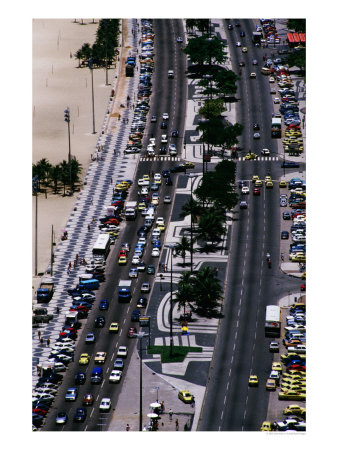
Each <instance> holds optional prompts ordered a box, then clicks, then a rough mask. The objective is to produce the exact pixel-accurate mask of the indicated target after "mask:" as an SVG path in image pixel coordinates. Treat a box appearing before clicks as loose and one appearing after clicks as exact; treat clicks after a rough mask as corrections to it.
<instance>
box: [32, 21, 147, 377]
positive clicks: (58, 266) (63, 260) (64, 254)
mask: <svg viewBox="0 0 338 450" xmlns="http://www.w3.org/2000/svg"><path fill="white" fill-rule="evenodd" d="M125 23H126V28H125V29H124V33H125V47H124V48H123V49H122V52H121V59H120V67H119V68H118V69H117V70H118V71H119V77H118V78H117V80H116V85H114V87H115V92H116V96H114V97H111V98H110V99H109V102H108V108H107V113H106V117H105V121H104V123H103V125H102V128H101V134H100V135H99V137H98V141H97V146H96V149H95V150H94V153H93V158H92V159H93V161H92V163H91V164H90V166H89V168H88V171H87V173H86V176H85V178H84V181H83V189H82V191H81V193H80V194H79V196H78V198H77V201H76V203H75V207H74V210H73V212H72V214H71V216H70V218H69V220H68V222H67V224H66V227H65V229H66V230H67V233H68V239H67V240H66V241H61V242H60V243H59V245H58V246H57V248H56V250H55V252H54V264H53V276H52V279H53V281H54V284H55V292H54V295H53V298H52V300H51V301H50V303H49V305H48V310H49V311H50V312H53V313H54V318H53V320H52V321H50V322H49V323H48V324H44V325H43V326H42V327H41V328H39V330H40V332H41V337H42V339H43V342H44V343H46V342H47V339H49V340H50V342H51V344H50V345H53V343H54V342H55V340H56V339H57V338H58V337H59V333H60V331H61V329H62V326H63V324H64V317H65V314H66V313H67V312H68V311H69V308H70V307H71V304H72V299H71V298H70V297H69V296H68V295H67V289H68V288H70V287H73V286H74V285H75V284H77V282H78V277H79V275H81V273H84V272H85V266H83V265H81V264H75V268H74V261H75V260H76V255H78V261H81V260H82V259H83V258H84V259H85V260H86V261H88V262H89V261H90V260H91V258H92V247H93V245H94V243H95V241H96V239H97V236H98V234H99V230H98V227H97V225H96V223H97V220H98V218H99V217H100V216H103V215H105V210H106V207H107V206H109V205H110V203H111V202H110V200H111V197H112V194H113V189H114V188H113V186H114V185H115V183H116V182H117V180H119V179H123V178H128V179H133V178H134V174H135V171H136V167H137V160H136V159H134V158H130V157H127V156H125V155H124V154H123V149H124V148H125V146H126V144H127V142H128V136H129V130H130V126H131V124H130V125H129V124H128V123H129V119H131V118H132V116H133V110H132V108H126V109H124V110H123V111H122V114H121V116H122V120H120V121H118V119H117V111H118V110H119V109H120V105H121V104H122V103H124V102H125V100H126V98H127V96H130V98H132V97H133V95H134V91H136V89H137V85H138V79H137V77H134V78H126V77H125V76H124V73H123V72H122V69H124V67H123V61H124V60H125V59H126V57H127V56H128V53H129V52H130V51H131V50H132V49H134V50H135V51H136V48H137V42H138V38H137V35H135V36H132V34H131V29H132V28H133V27H134V28H135V27H136V19H128V20H126V21H125ZM123 119H124V120H123ZM130 122H131V120H130ZM112 130H114V133H113V132H112ZM93 219H94V220H95V222H93ZM125 226H126V225H125V224H121V229H123V227H125ZM69 262H71V265H72V268H71V269H70V272H69V271H68V267H69ZM50 271H51V267H49V268H48V269H47V273H50ZM33 303H34V302H33ZM35 303H36V300H35ZM57 309H58V310H59V313H57V312H56V311H57ZM37 336H38V332H37V330H36V329H33V336H32V340H33V358H32V374H33V376H32V383H33V386H35V384H36V382H37V379H38V376H37V373H36V364H37V363H38V362H39V363H40V364H41V363H44V362H45V361H46V360H47V359H48V356H49V353H50V349H49V348H48V347H47V345H46V344H43V345H41V343H40V340H39V339H38V337H37Z"/></svg>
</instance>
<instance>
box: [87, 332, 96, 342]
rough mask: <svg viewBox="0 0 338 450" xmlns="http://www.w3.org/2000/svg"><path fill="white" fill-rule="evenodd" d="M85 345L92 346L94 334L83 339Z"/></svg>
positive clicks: (89, 334)
mask: <svg viewBox="0 0 338 450" xmlns="http://www.w3.org/2000/svg"><path fill="white" fill-rule="evenodd" d="M85 342H86V344H93V343H94V342H95V335H94V333H88V334H87V336H86V339H85Z"/></svg>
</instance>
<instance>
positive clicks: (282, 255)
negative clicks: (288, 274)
mask: <svg viewBox="0 0 338 450" xmlns="http://www.w3.org/2000/svg"><path fill="white" fill-rule="evenodd" d="M280 259H281V260H282V261H284V253H281V254H280Z"/></svg>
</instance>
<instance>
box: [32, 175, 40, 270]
mask: <svg viewBox="0 0 338 450" xmlns="http://www.w3.org/2000/svg"><path fill="white" fill-rule="evenodd" d="M38 187H39V178H38V176H35V177H34V178H33V183H32V188H33V194H34V195H35V268H34V275H35V276H37V274H38Z"/></svg>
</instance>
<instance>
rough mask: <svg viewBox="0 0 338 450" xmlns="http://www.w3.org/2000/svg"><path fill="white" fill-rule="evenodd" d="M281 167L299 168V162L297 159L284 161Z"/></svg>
mask: <svg viewBox="0 0 338 450" xmlns="http://www.w3.org/2000/svg"><path fill="white" fill-rule="evenodd" d="M281 167H283V168H285V169H287V168H298V167H299V164H298V163H297V162H295V161H284V162H283V163H282V165H281Z"/></svg>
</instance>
